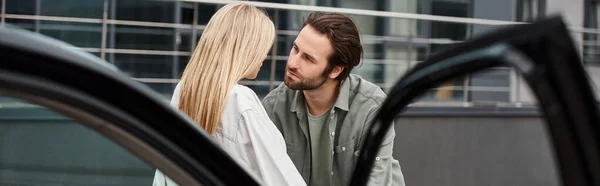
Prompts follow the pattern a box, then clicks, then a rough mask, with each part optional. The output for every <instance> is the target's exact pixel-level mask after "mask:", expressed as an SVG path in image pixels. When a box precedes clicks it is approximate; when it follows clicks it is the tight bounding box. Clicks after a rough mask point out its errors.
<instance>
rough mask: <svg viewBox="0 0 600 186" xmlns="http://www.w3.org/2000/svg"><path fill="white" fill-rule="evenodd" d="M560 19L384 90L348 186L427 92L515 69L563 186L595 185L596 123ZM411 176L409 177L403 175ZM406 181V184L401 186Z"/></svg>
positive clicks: (444, 57) (502, 36)
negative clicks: (534, 105)
mask: <svg viewBox="0 0 600 186" xmlns="http://www.w3.org/2000/svg"><path fill="white" fill-rule="evenodd" d="M574 46H575V44H574V42H573V40H572V38H571V35H570V33H569V32H568V29H567V27H566V26H565V23H564V22H563V21H562V19H561V17H557V16H554V17H549V18H546V19H543V20H539V21H536V22H534V23H532V24H526V25H517V26H509V27H507V28H503V29H500V30H496V31H494V32H491V33H489V34H486V35H482V36H480V37H478V38H475V39H472V40H470V41H467V42H464V43H461V44H459V45H457V46H455V47H453V48H451V49H449V50H447V51H445V52H441V53H439V54H438V55H435V56H432V57H431V58H429V59H428V60H426V61H425V62H423V63H420V64H419V65H417V66H415V67H414V68H413V69H411V70H410V71H409V72H408V73H406V74H405V75H404V76H403V77H402V78H401V79H400V80H399V81H397V83H395V85H394V87H393V88H392V89H391V91H390V92H389V93H388V97H387V100H386V101H385V102H384V103H383V104H382V106H381V111H380V112H379V113H378V115H377V119H376V121H375V122H374V123H373V127H371V128H370V129H369V133H368V134H369V136H368V137H367V139H366V140H365V142H364V145H363V146H364V149H363V150H362V151H361V154H360V158H359V160H358V164H357V166H356V168H355V170H356V171H355V172H354V176H353V182H352V185H364V184H365V183H367V181H368V178H367V177H365V176H364V175H366V174H368V173H370V170H371V167H372V166H373V159H374V158H375V156H376V154H377V151H378V148H377V147H378V144H380V143H381V142H382V139H383V136H384V134H385V133H386V131H387V130H389V128H390V127H392V126H391V125H392V122H393V121H394V120H395V118H396V116H397V115H398V114H400V113H402V112H404V111H405V110H406V108H407V105H408V104H410V103H412V102H413V101H414V100H415V99H417V98H418V97H419V96H420V95H422V94H423V93H424V92H425V91H427V90H428V89H431V88H434V87H436V86H437V85H439V84H440V83H442V82H444V81H447V80H450V79H452V78H455V77H460V76H464V75H466V74H469V73H473V72H477V71H481V70H484V69H487V68H492V67H495V66H499V65H509V66H511V67H514V68H515V69H516V70H518V71H519V72H520V73H521V74H522V75H523V77H524V78H525V80H526V82H527V83H528V84H529V85H530V87H531V90H532V91H533V93H534V94H535V96H536V97H537V100H538V103H539V107H540V110H541V111H543V118H544V121H545V127H546V130H547V131H548V133H549V136H550V141H551V144H552V145H553V146H552V148H551V149H552V151H553V152H554V155H555V157H554V158H555V160H556V162H557V165H558V166H557V167H558V172H559V177H560V181H559V182H561V184H562V185H600V177H598V175H600V159H599V158H600V152H599V150H600V149H599V147H600V139H599V137H600V128H599V127H600V125H599V124H600V118H599V116H598V108H597V102H596V98H595V97H594V94H593V92H592V88H591V87H590V80H589V78H588V77H587V73H586V71H585V69H584V68H583V66H582V63H581V60H580V57H579V54H578V52H577V50H576V49H575V47H574ZM407 179H410V178H407ZM407 183H409V182H407Z"/></svg>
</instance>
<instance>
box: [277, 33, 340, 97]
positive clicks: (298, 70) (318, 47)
mask: <svg viewBox="0 0 600 186" xmlns="http://www.w3.org/2000/svg"><path fill="white" fill-rule="evenodd" d="M332 53H333V47H332V46H331V43H330V41H329V38H327V36H325V35H324V34H320V33H318V32H317V31H316V30H315V29H314V28H313V27H311V26H310V25H307V26H305V27H304V28H303V29H302V30H300V33H299V34H298V37H297V38H296V40H295V41H294V46H293V47H292V50H291V51H290V55H289V57H288V61H287V64H286V67H285V69H286V72H285V78H284V83H285V85H286V86H288V87H289V88H290V89H292V90H313V89H316V88H319V87H321V86H322V85H323V84H324V83H325V82H326V81H327V79H328V78H329V72H325V70H326V68H327V64H328V58H329V56H330V55H331V54H332Z"/></svg>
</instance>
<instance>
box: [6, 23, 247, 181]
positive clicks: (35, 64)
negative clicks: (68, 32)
mask: <svg viewBox="0 0 600 186" xmlns="http://www.w3.org/2000/svg"><path fill="white" fill-rule="evenodd" d="M0 136H1V137H0V185H5V184H6V185H151V184H152V182H153V175H154V171H155V170H156V169H158V170H160V171H161V172H163V173H164V174H166V175H167V176H168V177H170V178H171V179H172V180H173V181H174V182H176V183H177V184H179V185H258V182H257V181H256V179H254V178H253V177H252V176H250V174H248V173H247V172H246V171H244V170H243V169H242V168H241V167H240V166H239V165H238V164H236V163H235V162H234V160H233V159H232V158H231V157H230V156H228V155H227V154H226V153H225V152H224V151H223V150H221V149H220V148H219V147H218V146H217V145H216V144H215V143H213V141H211V140H210V138H209V135H207V134H206V133H205V132H203V130H199V128H198V127H197V126H196V125H194V124H193V122H192V120H190V119H189V118H187V117H185V116H184V115H183V114H181V113H180V112H178V111H176V110H175V109H174V108H172V107H171V106H170V105H169V104H168V103H167V102H166V101H165V100H164V98H162V97H161V96H160V95H159V94H158V93H155V92H154V91H152V90H151V89H149V88H148V87H146V86H144V85H142V84H140V83H137V82H135V81H133V80H131V79H130V78H129V77H127V76H125V75H123V74H122V73H120V72H119V71H118V70H117V69H116V68H114V66H111V65H110V64H108V63H106V62H105V61H102V60H100V59H99V58H97V57H95V56H93V55H90V54H88V53H85V52H81V51H79V50H77V49H75V48H73V47H72V46H70V45H67V44H64V43H62V42H60V41H57V40H54V39H51V38H48V37H43V36H41V35H38V34H34V33H30V32H28V31H24V30H20V29H15V28H9V27H2V28H0ZM165 182H167V181H166V180H165Z"/></svg>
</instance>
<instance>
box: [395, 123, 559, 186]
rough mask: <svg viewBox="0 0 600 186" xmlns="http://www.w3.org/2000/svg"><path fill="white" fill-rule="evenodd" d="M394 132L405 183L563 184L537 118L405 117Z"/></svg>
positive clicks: (494, 185) (397, 157) (470, 185)
mask: <svg viewBox="0 0 600 186" xmlns="http://www.w3.org/2000/svg"><path fill="white" fill-rule="evenodd" d="M395 129H396V139H395V144H394V157H395V158H396V159H398V160H399V161H400V164H401V166H402V171H403V173H404V177H405V181H406V184H407V185H461V186H478V185H486V186H504V185H532V186H534V185H537V186H555V185H560V184H559V182H558V181H559V178H558V177H557V174H558V173H557V172H556V164H555V162H554V159H553V158H554V157H553V153H552V152H551V149H552V148H551V144H550V143H549V141H548V140H549V139H548V136H547V135H548V134H547V133H546V131H545V129H544V123H543V122H542V121H541V120H540V119H539V118H537V117H504V118H502V117H464V116H462V117H406V118H401V119H399V120H398V121H397V123H396V126H395Z"/></svg>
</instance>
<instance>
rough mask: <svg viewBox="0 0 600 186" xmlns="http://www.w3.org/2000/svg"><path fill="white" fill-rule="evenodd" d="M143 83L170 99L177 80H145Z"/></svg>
mask: <svg viewBox="0 0 600 186" xmlns="http://www.w3.org/2000/svg"><path fill="white" fill-rule="evenodd" d="M144 84H145V85H147V86H148V87H150V88H151V89H152V90H154V91H156V92H158V93H160V94H161V95H163V96H164V98H165V99H166V100H171V97H172V96H173V91H174V90H175V86H177V82H175V83H163V82H161V83H148V82H145V83H144Z"/></svg>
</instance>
